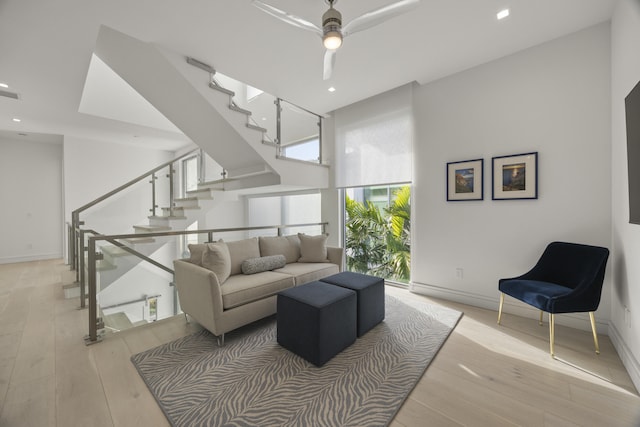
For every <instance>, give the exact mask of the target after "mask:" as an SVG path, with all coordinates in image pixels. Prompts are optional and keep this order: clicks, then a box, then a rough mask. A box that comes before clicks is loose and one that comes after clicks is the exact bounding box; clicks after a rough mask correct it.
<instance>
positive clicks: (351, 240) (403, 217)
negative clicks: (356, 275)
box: [345, 186, 411, 282]
mask: <svg viewBox="0 0 640 427" xmlns="http://www.w3.org/2000/svg"><path fill="white" fill-rule="evenodd" d="M410 200H411V190H410V187H409V186H404V187H401V188H399V189H398V190H396V191H395V192H394V201H393V203H392V204H391V206H389V207H387V208H384V210H383V211H381V210H380V209H378V208H377V207H376V206H375V205H374V204H373V203H371V202H369V201H367V202H366V203H360V202H357V201H355V200H353V199H351V198H350V197H348V196H347V197H346V203H345V209H346V212H347V221H346V230H347V232H346V255H347V268H348V269H349V270H350V271H356V272H360V273H370V274H374V275H377V276H381V277H385V278H389V279H393V280H399V281H402V282H408V281H409V274H410V266H411V250H410V248H411V239H410V236H411V204H410Z"/></svg>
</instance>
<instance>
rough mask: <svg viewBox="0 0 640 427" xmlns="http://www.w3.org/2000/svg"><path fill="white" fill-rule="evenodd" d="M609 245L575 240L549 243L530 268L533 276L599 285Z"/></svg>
mask: <svg viewBox="0 0 640 427" xmlns="http://www.w3.org/2000/svg"><path fill="white" fill-rule="evenodd" d="M608 258H609V249H607V248H603V247H600V246H590V245H582V244H578V243H567V242H552V243H549V245H548V246H547V248H546V249H545V250H544V253H543V254H542V256H541V257H540V259H539V260H538V263H537V264H536V266H535V267H534V268H533V269H532V270H531V273H533V275H535V277H536V280H541V281H545V282H551V283H555V284H558V285H562V286H566V287H568V288H572V289H575V288H576V287H578V286H589V287H592V286H595V289H593V291H596V292H597V293H598V294H599V293H600V291H601V289H602V282H603V281H604V273H605V267H606V265H607V259H608Z"/></svg>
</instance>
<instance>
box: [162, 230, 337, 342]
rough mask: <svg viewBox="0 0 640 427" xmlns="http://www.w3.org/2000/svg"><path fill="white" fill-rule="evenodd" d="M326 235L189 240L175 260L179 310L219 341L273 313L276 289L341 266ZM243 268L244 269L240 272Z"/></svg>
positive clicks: (324, 273)
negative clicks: (186, 251)
mask: <svg viewBox="0 0 640 427" xmlns="http://www.w3.org/2000/svg"><path fill="white" fill-rule="evenodd" d="M326 238H327V237H326V236H325V235H319V236H307V235H304V234H298V235H291V236H269V237H259V238H256V237H254V238H250V239H244V240H238V241H233V242H223V241H218V242H215V243H207V244H198V245H189V251H190V253H191V256H190V258H189V259H180V260H175V261H174V269H175V284H176V287H177V289H178V297H179V300H180V306H181V309H182V311H183V312H184V313H185V314H187V315H189V316H191V317H192V318H193V319H195V320H196V321H197V322H198V323H200V324H201V325H202V326H203V327H205V328H206V329H207V330H209V331H210V332H211V333H213V334H214V335H216V336H217V337H218V341H219V343H220V344H223V343H224V334H225V333H226V332H229V331H232V330H234V329H236V328H239V327H240V326H243V325H246V324H248V323H251V322H254V321H256V320H259V319H262V318H263V317H267V316H270V315H272V314H274V313H275V312H276V294H277V293H278V292H280V291H281V290H284V289H287V288H291V287H293V286H298V285H301V284H304V283H308V282H311V281H314V280H319V279H321V278H323V277H327V276H330V275H332V274H336V273H338V272H340V271H342V254H343V250H342V248H335V247H327V246H326ZM243 271H244V273H243Z"/></svg>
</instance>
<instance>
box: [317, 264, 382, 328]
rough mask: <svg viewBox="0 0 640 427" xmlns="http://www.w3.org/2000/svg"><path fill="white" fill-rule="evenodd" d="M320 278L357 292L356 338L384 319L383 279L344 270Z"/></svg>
mask: <svg viewBox="0 0 640 427" xmlns="http://www.w3.org/2000/svg"><path fill="white" fill-rule="evenodd" d="M320 280H321V281H323V282H326V283H330V284H332V285H336V286H341V287H343V288H346V289H351V290H354V291H356V293H357V294H358V338H359V337H361V336H363V335H364V334H366V333H367V332H368V331H369V330H370V329H371V328H373V327H374V326H376V325H377V324H378V323H380V322H382V321H383V320H384V279H380V278H379V277H374V276H368V275H366V274H360V273H354V272H351V271H344V272H342V273H338V274H334V275H333V276H329V277H325V278H324V279H320Z"/></svg>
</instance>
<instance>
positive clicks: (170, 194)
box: [167, 163, 176, 216]
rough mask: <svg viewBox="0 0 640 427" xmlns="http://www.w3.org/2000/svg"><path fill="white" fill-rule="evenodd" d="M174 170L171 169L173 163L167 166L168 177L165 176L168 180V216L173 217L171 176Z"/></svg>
mask: <svg viewBox="0 0 640 427" xmlns="http://www.w3.org/2000/svg"><path fill="white" fill-rule="evenodd" d="M175 172H176V170H175V168H174V167H173V163H171V164H170V165H169V175H167V177H168V178H169V216H173V207H174V206H173V205H174V204H175V203H174V195H173V175H174V174H175Z"/></svg>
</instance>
